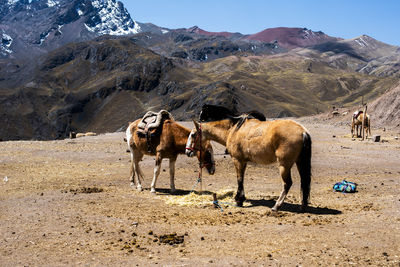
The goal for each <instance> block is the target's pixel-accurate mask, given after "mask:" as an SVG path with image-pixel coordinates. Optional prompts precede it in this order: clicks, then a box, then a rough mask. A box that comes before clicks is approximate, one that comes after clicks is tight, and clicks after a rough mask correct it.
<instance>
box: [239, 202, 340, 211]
mask: <svg viewBox="0 0 400 267" xmlns="http://www.w3.org/2000/svg"><path fill="white" fill-rule="evenodd" d="M246 201H247V202H249V203H250V204H251V205H250V206H246V207H245V208H252V207H259V206H263V207H269V208H272V207H273V206H274V205H275V202H276V201H275V200H274V199H247V200H246ZM300 207H301V205H300V204H292V203H287V202H284V203H283V204H282V206H281V207H280V208H279V211H287V212H292V213H302V212H301V211H300ZM304 213H311V214H316V215H338V214H342V212H341V211H340V210H336V209H330V208H321V207H312V206H308V207H307V209H306V211H305V212H304Z"/></svg>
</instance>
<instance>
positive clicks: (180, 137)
mask: <svg viewBox="0 0 400 267" xmlns="http://www.w3.org/2000/svg"><path fill="white" fill-rule="evenodd" d="M140 121H141V119H138V120H136V121H134V122H132V123H130V124H129V126H128V128H127V129H126V142H127V144H128V146H129V150H130V153H131V164H132V165H131V168H130V181H131V186H132V187H134V186H135V172H136V174H137V186H136V188H137V189H138V190H139V191H142V180H143V179H144V178H143V172H142V170H141V169H140V167H139V161H141V160H142V158H143V156H144V155H150V156H155V157H156V162H155V163H156V165H155V167H154V176H153V181H152V183H151V193H155V192H156V189H155V187H156V182H157V178H158V176H159V174H160V168H161V162H162V159H163V158H168V159H169V174H170V185H171V193H174V192H175V191H176V190H175V162H176V159H177V157H178V154H185V148H186V140H187V138H188V136H189V134H190V129H188V128H186V127H184V126H182V125H180V124H178V123H176V122H175V121H173V120H165V121H164V122H163V124H162V125H161V126H160V127H159V128H158V129H157V131H156V135H155V137H153V138H152V144H150V146H151V147H153V148H154V149H151V151H150V150H149V144H148V139H146V137H140V136H139V135H138V134H137V130H138V128H137V126H138V124H139V123H140ZM202 151H203V153H200V152H199V151H198V153H197V157H198V160H199V162H200V165H201V167H205V168H206V169H207V171H208V173H209V174H214V172H215V164H214V155H213V148H212V146H211V143H210V142H203V144H202Z"/></svg>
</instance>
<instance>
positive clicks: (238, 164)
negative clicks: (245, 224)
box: [233, 158, 247, 207]
mask: <svg viewBox="0 0 400 267" xmlns="http://www.w3.org/2000/svg"><path fill="white" fill-rule="evenodd" d="M233 164H234V165H235V169H236V176H237V182H238V190H237V193H236V196H235V201H236V204H237V205H238V206H239V207H242V206H243V202H244V201H245V200H246V197H245V195H244V187H243V180H244V172H245V171H246V166H247V163H246V162H242V161H239V160H238V159H236V158H233Z"/></svg>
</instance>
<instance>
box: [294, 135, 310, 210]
mask: <svg viewBox="0 0 400 267" xmlns="http://www.w3.org/2000/svg"><path fill="white" fill-rule="evenodd" d="M296 163H297V169H298V170H299V174H300V179H301V191H302V195H303V200H302V209H303V210H304V209H305V208H306V207H307V205H308V200H309V198H310V189H311V136H310V134H309V133H307V132H303V147H302V149H301V152H300V156H299V158H298V160H297V162H296Z"/></svg>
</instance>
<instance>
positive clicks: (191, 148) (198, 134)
mask: <svg viewBox="0 0 400 267" xmlns="http://www.w3.org/2000/svg"><path fill="white" fill-rule="evenodd" d="M201 137H202V130H201V123H200V126H199V129H198V131H197V134H196V139H194V142H192V145H191V146H189V147H186V149H187V150H190V151H193V152H195V151H200V156H201ZM199 138H200V149H197V148H196V143H197V140H198V139H199Z"/></svg>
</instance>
